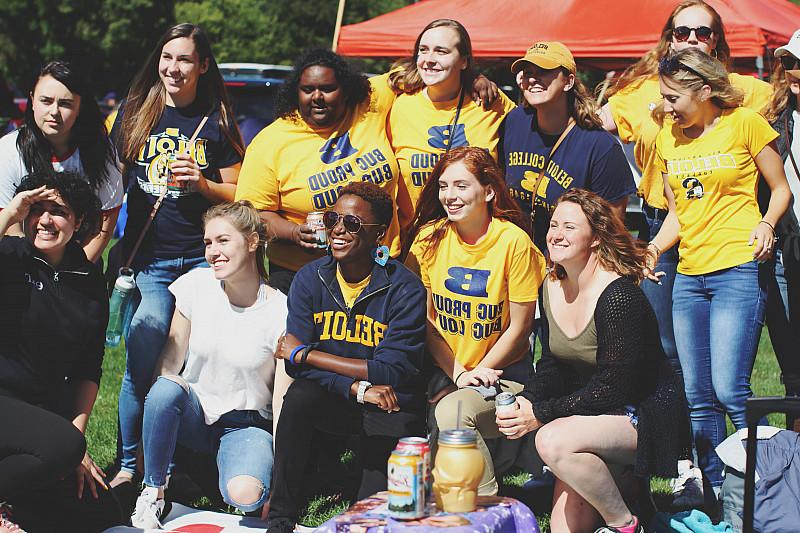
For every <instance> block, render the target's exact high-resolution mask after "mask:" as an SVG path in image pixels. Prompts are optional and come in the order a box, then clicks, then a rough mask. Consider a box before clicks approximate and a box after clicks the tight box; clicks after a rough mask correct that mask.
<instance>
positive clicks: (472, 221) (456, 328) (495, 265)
mask: <svg viewBox="0 0 800 533" xmlns="http://www.w3.org/2000/svg"><path fill="white" fill-rule="evenodd" d="M519 224H521V221H520V217H519V213H518V211H516V206H515V204H514V200H512V199H511V196H510V195H509V194H508V191H507V189H506V188H505V183H504V182H503V174H502V172H501V171H500V168H499V167H498V166H497V163H495V161H494V159H492V157H491V156H490V155H489V152H488V151H487V150H486V149H484V148H478V147H461V148H454V149H453V150H451V151H449V152H447V153H446V154H444V155H442V157H441V158H440V160H439V163H437V164H436V167H434V170H433V173H432V174H431V179H430V181H429V182H428V183H427V184H426V185H425V188H424V189H423V190H422V195H421V196H420V202H419V204H418V206H417V213H416V215H415V219H414V225H413V226H412V230H411V233H410V235H409V238H410V239H413V240H410V242H412V244H411V249H410V252H409V255H408V259H407V263H408V264H409V265H411V266H412V269H414V270H416V271H418V272H419V274H420V277H421V278H422V283H423V284H424V285H425V288H426V289H427V291H428V334H427V342H426V348H427V351H429V352H430V354H431V356H432V357H433V363H434V364H435V365H436V366H437V367H438V368H439V370H441V372H443V373H444V374H445V375H446V377H447V378H448V379H447V380H446V383H448V384H449V386H448V387H447V388H445V389H444V390H443V391H442V392H441V393H440V394H438V395H436V396H434V397H433V398H432V399H433V400H439V398H440V397H441V396H443V395H444V394H447V395H446V396H444V397H443V398H442V399H441V400H440V401H439V403H438V405H437V406H436V423H437V424H438V428H439V429H453V428H455V427H457V426H459V427H468V428H472V429H475V430H477V431H478V432H479V434H480V438H479V439H478V448H479V449H480V450H481V452H482V453H483V457H484V461H485V465H484V471H483V478H482V479H481V484H480V486H479V487H478V492H479V494H482V495H491V494H496V493H497V488H498V487H497V481H496V479H495V468H494V464H497V466H498V467H499V468H500V469H502V468H503V467H508V466H510V464H505V461H506V460H507V459H508V458H507V457H505V456H504V455H505V454H501V455H503V456H502V457H500V456H498V457H495V461H493V460H492V454H491V453H490V450H489V448H488V447H487V444H486V442H485V441H486V440H487V439H498V438H500V437H502V435H501V434H500V433H499V432H498V430H497V425H496V424H495V422H494V416H493V414H492V413H494V396H495V394H496V393H497V392H499V391H501V390H502V391H510V392H513V393H517V392H519V391H521V390H522V387H523V384H524V383H525V382H526V381H527V379H528V377H529V374H530V372H531V370H532V361H531V353H530V344H529V342H528V338H529V337H530V334H531V331H532V330H533V316H534V307H535V305H536V298H537V294H538V290H539V285H541V282H542V278H543V276H544V259H543V257H542V254H541V253H540V252H539V250H538V249H537V248H536V247H535V246H534V245H533V243H532V242H531V240H530V238H529V237H528V235H527V234H526V233H525V231H524V230H523V229H522V228H520V227H519ZM501 377H502V379H501ZM479 386H484V387H486V388H487V389H493V390H494V391H496V392H493V393H489V392H488V391H487V390H485V391H484V393H482V392H481V391H480V390H477V387H479ZM451 391H452V392H451ZM459 405H460V408H459ZM459 411H460V413H461V418H460V419H459V418H458V416H457V413H458V412H459ZM512 461H513V459H512Z"/></svg>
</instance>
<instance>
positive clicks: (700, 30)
mask: <svg viewBox="0 0 800 533" xmlns="http://www.w3.org/2000/svg"><path fill="white" fill-rule="evenodd" d="M692 32H694V34H695V35H696V36H697V40H698V41H700V42H701V43H707V42H708V41H709V40H710V39H711V35H712V34H713V33H714V30H712V29H711V28H709V27H708V26H698V27H696V28H690V27H689V26H678V27H677V28H672V35H674V36H675V40H676V41H678V42H680V43H682V42H683V41H685V40H687V39H688V38H689V36H690V35H691V34H692Z"/></svg>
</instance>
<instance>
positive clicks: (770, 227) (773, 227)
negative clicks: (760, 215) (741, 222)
mask: <svg viewBox="0 0 800 533" xmlns="http://www.w3.org/2000/svg"><path fill="white" fill-rule="evenodd" d="M759 224H766V225H767V226H769V229H771V230H772V234H773V235H775V226H773V225H772V224H770V223H769V222H767V221H766V220H763V219H762V220H761V221H760V222H759Z"/></svg>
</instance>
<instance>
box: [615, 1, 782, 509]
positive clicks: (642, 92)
mask: <svg viewBox="0 0 800 533" xmlns="http://www.w3.org/2000/svg"><path fill="white" fill-rule="evenodd" d="M686 48H694V49H696V50H699V51H701V52H703V53H705V54H708V55H710V56H712V57H715V58H717V59H718V60H719V61H720V62H721V63H722V64H723V65H725V66H726V67H728V66H729V62H730V47H729V46H728V42H727V40H726V39H725V27H724V26H723V24H722V19H721V17H720V16H719V13H717V11H716V10H715V9H714V8H713V7H711V6H710V5H709V4H707V3H706V2H704V1H703V0H683V1H682V2H681V3H680V4H678V5H677V6H676V7H675V9H674V10H673V11H672V13H671V14H670V16H669V17H668V18H667V20H666V22H665V23H664V28H663V29H662V31H661V37H660V39H659V41H658V44H657V45H656V46H655V47H654V48H653V49H652V50H650V52H648V53H647V54H646V55H645V56H644V57H642V59H640V60H639V61H638V62H636V63H635V64H634V65H632V66H631V67H629V68H628V69H627V70H626V71H625V72H624V73H623V74H622V76H621V77H620V78H619V80H617V82H616V84H615V85H614V86H612V87H611V88H610V89H609V91H608V95H609V99H608V103H607V104H606V105H604V106H603V108H602V113H601V116H602V118H603V125H604V127H605V128H606V129H607V130H608V131H610V132H612V133H616V134H618V135H619V137H620V139H622V140H623V141H624V142H626V143H630V142H632V143H635V155H636V163H637V165H638V166H639V169H640V170H641V172H642V179H641V181H640V183H639V196H641V197H642V198H643V200H644V203H643V205H642V210H643V212H644V215H645V220H646V222H647V225H648V229H649V232H648V234H647V235H641V236H640V238H642V239H643V240H646V241H647V240H650V239H652V238H653V237H654V236H655V235H656V233H658V231H659V229H661V226H662V225H663V223H664V220H665V219H666V216H667V213H668V210H667V201H666V198H665V197H664V192H663V189H664V187H663V182H662V180H661V173H660V172H659V170H658V169H657V168H656V166H655V165H654V163H653V162H654V158H655V140H656V135H657V134H658V132H659V130H660V129H661V124H659V123H658V122H657V121H656V120H655V119H654V118H653V116H652V111H653V110H654V109H655V108H656V107H657V106H658V104H659V103H660V102H661V99H662V96H661V93H660V89H659V84H658V62H659V61H660V60H661V59H662V58H663V57H665V56H666V55H667V54H669V53H670V52H672V51H679V50H683V49H686ZM728 79H729V81H730V83H731V84H732V85H733V86H734V87H737V88H738V89H740V90H742V91H743V92H744V100H743V101H742V105H743V106H744V107H747V108H750V109H752V110H754V111H757V112H760V111H762V109H763V108H764V107H765V106H766V105H767V103H768V102H769V99H770V95H771V94H772V88H771V87H770V85H769V84H768V83H766V82H763V81H761V80H759V79H756V78H754V77H753V76H743V75H739V74H736V73H733V72H731V73H729V74H728ZM677 266H678V248H677V246H675V247H672V248H670V249H668V250H663V253H662V254H661V255H660V256H659V260H658V265H656V271H658V272H663V273H664V274H663V275H662V276H661V277H660V279H659V282H658V283H656V282H653V281H648V280H645V281H644V282H642V290H643V291H644V293H645V295H647V298H648V300H650V304H651V305H652V306H653V309H654V310H655V313H656V317H658V324H659V331H660V334H661V344H662V345H663V347H664V351H665V353H666V354H667V358H668V359H669V360H670V361H671V362H672V364H673V368H674V369H675V371H676V372H678V373H679V374H680V372H681V365H680V361H679V360H678V350H677V348H676V345H675V333H674V328H673V324H672V289H673V285H674V284H675V274H676V269H677ZM690 466H691V462H689V461H681V465H680V467H679V471H680V474H681V477H680V478H678V479H677V480H676V481H675V483H674V487H673V488H674V490H673V495H674V496H675V500H674V502H673V503H674V505H677V506H686V507H690V506H694V505H699V504H701V503H702V497H701V496H702V494H701V485H700V472H699V470H698V469H696V468H690Z"/></svg>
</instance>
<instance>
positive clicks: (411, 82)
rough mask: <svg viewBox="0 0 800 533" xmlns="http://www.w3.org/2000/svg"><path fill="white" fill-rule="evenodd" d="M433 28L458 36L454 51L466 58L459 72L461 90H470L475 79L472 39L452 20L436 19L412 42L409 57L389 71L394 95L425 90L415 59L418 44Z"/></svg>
mask: <svg viewBox="0 0 800 533" xmlns="http://www.w3.org/2000/svg"><path fill="white" fill-rule="evenodd" d="M433 28H450V29H452V30H454V31H455V32H456V33H457V34H458V43H457V44H456V49H457V50H458V53H459V54H460V55H461V57H463V58H466V60H467V68H465V69H464V70H462V71H461V87H462V89H463V90H467V89H468V90H472V82H473V81H474V79H475V70H474V67H473V64H472V39H470V38H469V33H468V32H467V29H466V28H465V27H464V26H463V24H461V23H460V22H458V21H457V20H453V19H436V20H434V21H433V22H431V23H429V24H428V25H427V26H425V27H424V28H423V29H422V31H421V32H419V35H417V40H416V41H415V42H414V50H413V51H412V53H411V57H407V58H404V59H399V60H397V61H395V62H394V64H393V65H392V68H391V69H390V70H389V87H391V88H392V90H394V92H396V93H398V94H399V93H403V92H405V93H409V94H411V93H415V92H417V91H420V90H422V89H424V88H425V82H423V81H422V77H421V76H420V75H419V71H418V70H417V57H418V56H419V43H420V41H421V40H422V36H423V35H424V34H425V32H426V31H428V30H431V29H433Z"/></svg>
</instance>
